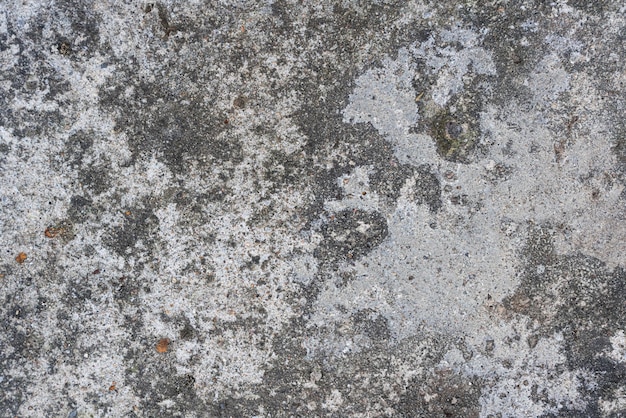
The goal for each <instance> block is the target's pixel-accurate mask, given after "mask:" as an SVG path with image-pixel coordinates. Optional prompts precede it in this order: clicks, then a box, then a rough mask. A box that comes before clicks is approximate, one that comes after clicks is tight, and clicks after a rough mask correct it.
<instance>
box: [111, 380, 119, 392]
mask: <svg viewBox="0 0 626 418" xmlns="http://www.w3.org/2000/svg"><path fill="white" fill-rule="evenodd" d="M114 390H117V386H115V382H113V383H111V386H109V392H113V391H114Z"/></svg>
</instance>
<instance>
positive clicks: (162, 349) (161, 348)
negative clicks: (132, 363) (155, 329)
mask: <svg viewBox="0 0 626 418" xmlns="http://www.w3.org/2000/svg"><path fill="white" fill-rule="evenodd" d="M170 342H171V341H170V339H169V338H161V339H160V340H159V342H157V345H156V351H157V353H166V352H167V349H168V348H169V346H170Z"/></svg>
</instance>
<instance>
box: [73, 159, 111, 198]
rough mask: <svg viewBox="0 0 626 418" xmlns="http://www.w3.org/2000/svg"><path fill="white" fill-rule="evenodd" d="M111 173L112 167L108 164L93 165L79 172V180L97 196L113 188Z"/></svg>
mask: <svg viewBox="0 0 626 418" xmlns="http://www.w3.org/2000/svg"><path fill="white" fill-rule="evenodd" d="M109 172H110V167H109V166H108V165H106V164H105V165H104V166H94V165H92V166H90V167H88V168H86V169H84V170H80V171H79V175H78V180H79V181H80V182H81V184H83V185H84V186H86V187H87V188H88V189H89V190H91V191H92V192H93V193H94V194H95V195H99V194H101V193H104V192H105V191H107V190H108V189H109V188H110V187H111V179H110V175H109Z"/></svg>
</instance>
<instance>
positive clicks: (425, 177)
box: [413, 166, 442, 212]
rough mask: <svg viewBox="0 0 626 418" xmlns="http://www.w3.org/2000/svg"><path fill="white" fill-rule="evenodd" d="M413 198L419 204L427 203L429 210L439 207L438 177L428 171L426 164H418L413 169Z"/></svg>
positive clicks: (439, 186) (439, 188) (432, 210)
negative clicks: (418, 165) (417, 166)
mask: <svg viewBox="0 0 626 418" xmlns="http://www.w3.org/2000/svg"><path fill="white" fill-rule="evenodd" d="M413 193H414V194H413V198H414V199H415V201H416V202H417V203H419V204H423V205H428V207H429V208H430V210H431V212H436V211H437V210H439V208H441V204H442V203H441V184H440V182H439V178H438V177H437V176H436V175H435V174H434V173H433V172H431V171H430V167H428V166H420V167H419V168H417V169H416V170H415V189H414V192H413Z"/></svg>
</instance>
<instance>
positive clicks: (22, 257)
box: [15, 253, 28, 264]
mask: <svg viewBox="0 0 626 418" xmlns="http://www.w3.org/2000/svg"><path fill="white" fill-rule="evenodd" d="M27 257H28V256H27V255H26V253H19V254H18V255H17V257H15V261H17V262H18V263H20V264H22V263H23V262H24V261H25V260H26V258H27Z"/></svg>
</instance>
